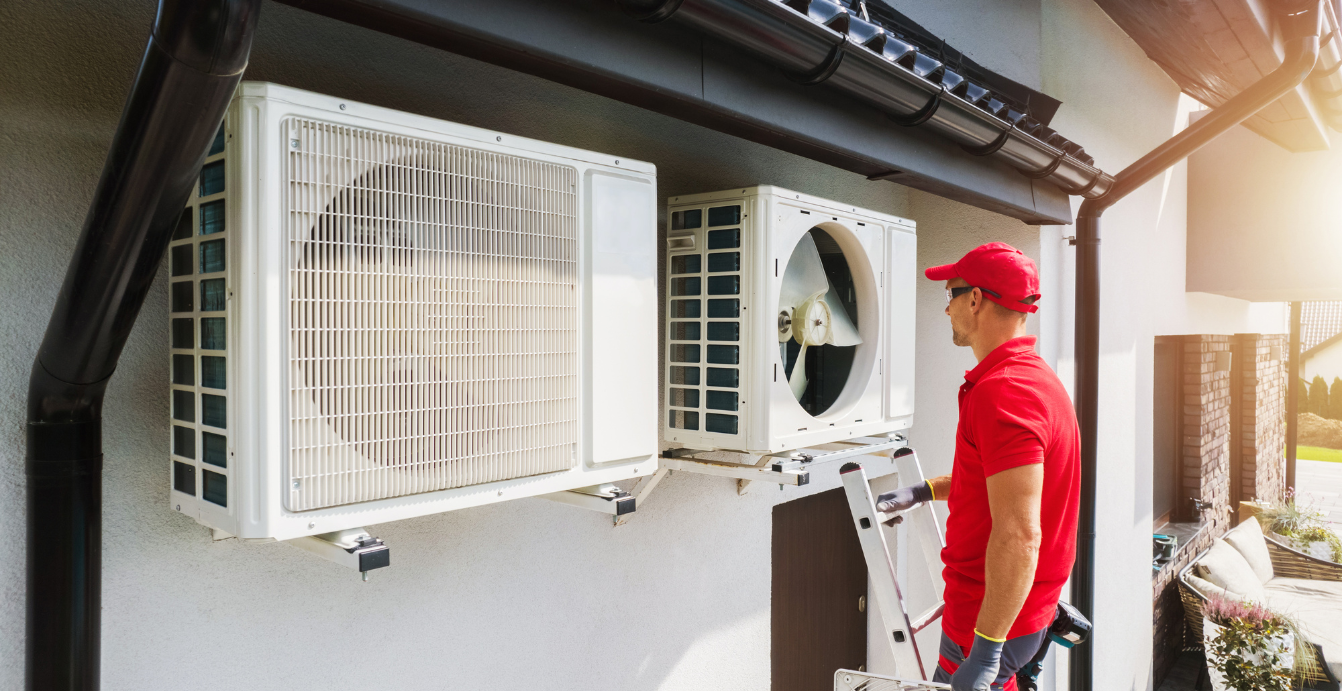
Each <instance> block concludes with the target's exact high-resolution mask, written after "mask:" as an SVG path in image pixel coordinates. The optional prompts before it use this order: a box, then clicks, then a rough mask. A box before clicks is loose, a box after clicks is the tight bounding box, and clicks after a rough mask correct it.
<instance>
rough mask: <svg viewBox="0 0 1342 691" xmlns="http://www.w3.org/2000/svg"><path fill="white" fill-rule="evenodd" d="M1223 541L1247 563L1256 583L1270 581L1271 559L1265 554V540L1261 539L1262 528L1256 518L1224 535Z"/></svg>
mask: <svg viewBox="0 0 1342 691" xmlns="http://www.w3.org/2000/svg"><path fill="white" fill-rule="evenodd" d="M1224 539H1225V541H1226V542H1229V543H1230V546H1231V547H1234V548H1235V551H1237V552H1239V554H1240V556H1241V557H1244V561H1247V562H1249V567H1250V568H1252V569H1253V572H1254V574H1256V575H1257V576H1258V582H1260V583H1267V582H1268V581H1270V580H1272V575H1273V573H1272V557H1271V556H1270V555H1268V553H1267V540H1266V539H1264V538H1263V528H1262V527H1261V526H1259V525H1258V519H1257V518H1250V519H1249V520H1247V521H1245V522H1243V523H1241V524H1239V526H1238V527H1237V528H1235V529H1234V530H1232V531H1230V532H1229V533H1226V536H1225V538H1224Z"/></svg>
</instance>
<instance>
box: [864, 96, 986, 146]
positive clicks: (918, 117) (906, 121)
mask: <svg viewBox="0 0 1342 691" xmlns="http://www.w3.org/2000/svg"><path fill="white" fill-rule="evenodd" d="M945 94H946V87H944V86H942V87H941V88H939V89H937V92H936V93H935V94H932V99H931V100H929V101H928V102H927V105H925V106H923V107H922V108H919V109H918V110H916V111H914V112H912V113H909V114H908V115H895V114H893V113H892V114H890V115H889V116H888V117H889V118H890V119H891V120H892V121H894V123H895V124H896V125H899V126H901V127H917V126H918V125H921V124H923V123H924V122H927V121H928V120H931V119H932V116H933V115H936V114H937V109H938V108H940V107H941V97H942V96H943V95H945ZM1004 143H1005V142H1004Z"/></svg>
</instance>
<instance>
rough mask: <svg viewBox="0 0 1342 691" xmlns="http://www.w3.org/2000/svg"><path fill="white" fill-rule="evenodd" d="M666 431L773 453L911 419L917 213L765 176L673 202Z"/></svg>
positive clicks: (686, 443) (673, 440)
mask: <svg viewBox="0 0 1342 691" xmlns="http://www.w3.org/2000/svg"><path fill="white" fill-rule="evenodd" d="M667 222H668V230H667V262H666V271H667V273H666V323H665V326H666V344H665V345H666V351H665V367H666V369H665V372H664V376H665V382H666V385H665V387H664V388H665V398H664V401H663V403H664V406H663V411H664V414H663V417H662V424H663V428H662V435H663V440H664V441H665V442H668V443H669V444H670V445H672V446H680V447H684V448H689V449H701V450H731V451H741V452H746V453H777V452H780V451H786V450H791V449H798V448H804V447H808V446H814V445H817V444H824V443H830V442H835V441H841V440H844V439H848V438H852V437H861V436H865V435H872V434H879V433H885V432H891V431H894V430H898V429H903V428H907V427H909V426H910V425H911V424H912V422H913V377H914V369H913V355H914V338H913V336H914V302H915V295H914V293H915V286H914V280H915V274H916V260H917V237H916V235H915V234H914V231H915V227H914V224H913V222H912V221H908V220H906V219H902V218H897V217H895V216H890V215H887V214H881V213H877V212H874V211H868V210H866V209H859V208H855V207H852V206H847V205H844V204H840V203H838V202H833V201H828V200H825V199H820V198H817V197H812V196H810V195H806V194H799V193H797V192H792V191H789V190H785V189H780V188H777V187H770V186H761V187H752V188H750V189H736V190H730V191H726V192H714V193H711V194H698V195H693V196H685V197H675V198H672V199H671V200H670V201H669V206H668V210H667Z"/></svg>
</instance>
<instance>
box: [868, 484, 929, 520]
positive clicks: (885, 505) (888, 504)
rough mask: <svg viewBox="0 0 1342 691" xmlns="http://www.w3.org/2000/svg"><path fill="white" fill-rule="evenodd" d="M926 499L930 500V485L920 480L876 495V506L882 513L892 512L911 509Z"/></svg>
mask: <svg viewBox="0 0 1342 691" xmlns="http://www.w3.org/2000/svg"><path fill="white" fill-rule="evenodd" d="M927 501H932V486H931V485H929V484H927V483H926V482H920V483H918V484H916V485H910V486H908V487H901V488H899V489H897V490H895V491H893V492H886V493H885V494H882V495H881V496H879V497H876V508H877V509H879V510H880V511H881V512H882V513H894V512H896V511H905V510H908V509H911V508H913V507H915V506H917V505H919V504H921V503H923V502H927Z"/></svg>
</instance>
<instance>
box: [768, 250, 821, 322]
mask: <svg viewBox="0 0 1342 691" xmlns="http://www.w3.org/2000/svg"><path fill="white" fill-rule="evenodd" d="M828 289H829V279H828V278H826V277H825V265H824V264H822V263H820V252H819V250H817V249H816V248H815V240H814V239H813V238H812V237H811V234H810V233H807V234H805V235H803V236H801V240H800V241H798V242H797V248H796V249H794V250H792V257H790V258H789V259H788V262H787V269H785V270H784V271H783V285H782V286H781V287H780V288H779V291H778V309H779V311H782V310H785V309H788V308H794V309H795V308H796V307H797V305H800V304H801V303H802V301H803V300H805V299H806V298H809V297H811V296H812V295H815V294H816V293H823V292H825V291H826V290H828Z"/></svg>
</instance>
